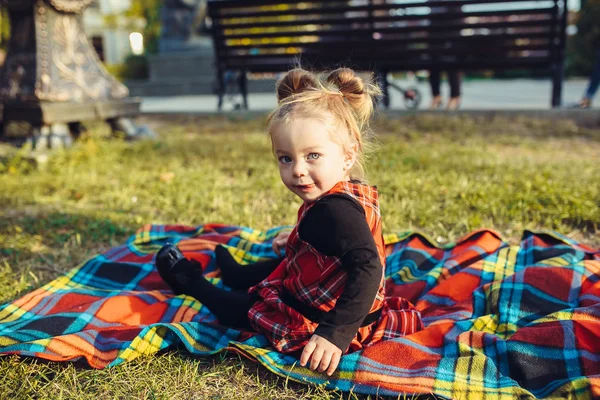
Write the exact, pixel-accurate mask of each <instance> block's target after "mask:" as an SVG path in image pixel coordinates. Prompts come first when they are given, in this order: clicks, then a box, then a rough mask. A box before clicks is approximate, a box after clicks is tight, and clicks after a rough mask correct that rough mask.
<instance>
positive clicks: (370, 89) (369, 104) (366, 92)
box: [327, 68, 381, 125]
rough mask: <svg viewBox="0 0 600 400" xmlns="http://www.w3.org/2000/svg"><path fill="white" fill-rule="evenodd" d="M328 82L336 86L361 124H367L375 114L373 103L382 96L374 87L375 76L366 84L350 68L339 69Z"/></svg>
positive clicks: (330, 75) (328, 78)
mask: <svg viewBox="0 0 600 400" xmlns="http://www.w3.org/2000/svg"><path fill="white" fill-rule="evenodd" d="M327 82H329V83H331V84H333V85H335V86H336V87H337V88H338V89H339V91H340V92H341V93H342V94H343V95H344V98H345V99H346V101H347V102H348V104H349V105H350V107H352V109H353V110H354V112H355V113H356V116H357V117H358V121H359V123H360V124H361V125H362V124H366V123H367V122H368V120H369V118H370V117H371V115H372V114H373V101H374V99H375V97H376V96H379V95H380V94H381V91H380V90H379V88H378V87H377V86H376V85H374V84H373V83H372V82H373V74H371V75H370V77H369V80H368V81H367V82H365V81H364V80H363V78H361V77H360V76H358V75H356V73H355V72H354V71H353V70H351V69H350V68H338V69H336V70H335V71H332V72H331V73H330V74H329V75H328V76H327Z"/></svg>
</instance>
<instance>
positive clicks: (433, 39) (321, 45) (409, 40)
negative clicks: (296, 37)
mask: <svg viewBox="0 0 600 400" xmlns="http://www.w3.org/2000/svg"><path fill="white" fill-rule="evenodd" d="M481 36H484V38H485V39H488V40H494V41H495V40H504V41H509V40H511V41H514V40H518V39H545V40H546V41H548V42H549V41H550V39H549V35H548V31H544V32H522V33H510V34H491V35H473V36H459V35H451V36H447V35H431V36H428V37H402V38H393V39H386V38H383V39H379V40H377V43H376V44H373V40H372V39H358V40H351V41H349V40H348V39H347V38H341V40H339V41H327V42H321V41H314V42H298V41H296V42H286V43H256V44H236V45H227V46H226V47H223V48H222V49H221V50H219V51H229V50H255V49H277V48H281V47H302V48H304V49H323V50H325V48H327V47H328V46H331V45H332V44H333V45H335V44H337V43H341V44H347V45H353V46H357V47H358V46H374V45H376V46H378V47H386V46H394V45H397V44H426V43H440V42H445V43H450V44H452V43H454V42H457V41H461V42H472V41H478V40H481ZM344 39H345V40H344ZM220 54H222V53H220Z"/></svg>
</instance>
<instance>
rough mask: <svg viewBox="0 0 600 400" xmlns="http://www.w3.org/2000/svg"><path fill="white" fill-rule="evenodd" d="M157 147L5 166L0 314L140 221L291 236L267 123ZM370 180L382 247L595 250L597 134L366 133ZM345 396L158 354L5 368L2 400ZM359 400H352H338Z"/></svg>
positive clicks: (548, 125)
mask: <svg viewBox="0 0 600 400" xmlns="http://www.w3.org/2000/svg"><path fill="white" fill-rule="evenodd" d="M142 122H150V123H151V124H152V126H153V127H154V128H155V130H156V131H158V133H159V135H160V137H159V139H158V140H156V141H142V142H135V143H129V142H124V141H120V140H107V139H106V138H105V136H107V134H108V130H107V128H106V127H105V126H103V125H94V126H93V129H92V134H90V135H88V136H86V137H84V138H83V139H82V140H81V141H79V142H78V143H77V144H76V145H75V146H74V147H73V148H71V149H69V150H68V151H60V152H56V153H54V154H52V155H51V156H50V158H49V159H48V161H47V162H46V163H45V164H43V165H40V166H39V167H35V166H34V165H32V163H31V162H30V161H28V160H27V159H26V158H24V157H22V156H21V155H20V154H19V153H16V154H9V155H5V156H4V157H3V158H2V159H0V187H1V188H2V190H1V191H0V301H1V302H6V301H9V300H11V299H13V298H15V297H18V296H21V295H23V294H24V293H26V292H28V291H30V290H33V289H34V288H37V287H39V286H41V285H43V284H45V283H47V282H49V281H50V280H51V279H53V278H55V277H57V276H58V275H59V274H61V273H63V272H65V271H67V270H68V269H70V268H73V267H75V266H77V265H79V264H80V263H82V262H83V261H85V260H86V259H88V258H90V257H91V256H93V255H95V254H97V253H98V252H102V251H104V250H106V249H108V248H110V247H111V246H114V245H116V244H120V243H122V242H123V241H124V240H125V239H126V238H127V236H128V235H130V234H132V233H133V232H134V231H135V230H136V229H137V228H138V227H139V226H140V225H142V224H145V223H181V224H190V225H197V224H202V223H207V222H221V223H229V224H236V225H245V226H250V227H253V228H259V229H267V228H271V227H274V226H278V225H291V224H293V223H294V219H295V215H296V211H297V207H298V206H299V203H298V201H297V200H296V199H295V198H294V196H293V195H291V194H290V193H288V192H286V189H285V188H284V186H283V185H282V184H281V182H280V181H279V176H278V172H277V168H276V163H275V160H274V158H273V156H272V155H271V153H270V144H269V141H268V138H267V136H266V134H265V133H264V132H263V124H264V119H263V118H254V119H247V118H244V117H235V118H234V117H202V118H200V117H198V118H192V117H189V118H169V119H160V120H158V119H155V120H151V121H142ZM375 128H376V131H377V132H378V133H379V136H378V140H379V151H378V152H377V153H376V154H375V155H374V156H373V157H372V161H371V165H370V168H369V174H368V179H369V181H370V182H371V183H372V184H376V185H377V186H378V187H379V190H380V197H381V208H382V213H383V221H384V231H385V232H386V233H389V232H395V231H406V230H420V231H422V232H424V233H426V234H428V235H429V236H431V237H432V238H434V239H437V240H439V241H442V242H446V241H453V240H456V239H458V238H459V237H460V236H461V235H464V234H466V233H467V232H469V231H471V230H473V229H477V228H481V227H491V228H494V229H497V230H498V231H500V232H501V233H502V234H503V235H504V236H505V237H506V238H508V239H509V240H511V241H513V242H515V241H518V239H519V237H520V235H521V234H522V231H523V230H524V229H536V230H555V231H558V232H560V233H562V234H564V235H567V236H570V237H573V238H575V239H577V240H580V241H582V242H584V243H587V244H590V245H592V246H596V247H597V246H600V237H599V236H598V232H599V231H600V193H599V192H600V184H599V183H598V176H600V163H599V162H598V160H600V130H589V129H587V130H586V129H582V128H578V127H577V126H575V125H574V124H572V123H569V122H555V121H543V120H528V119H522V120H513V121H508V120H498V119H496V120H475V119H469V118H461V117H443V116H429V117H427V116H421V117H419V118H404V119H401V120H398V119H389V118H384V117H381V118H379V119H378V120H377V122H376V125H375ZM29 397H39V398H130V397H133V398H149V399H150V398H164V399H171V398H215V399H217V398H221V399H229V398H232V399H233V398H235V399H237V398H248V399H251V398H261V399H262V398H278V399H286V398H290V399H292V398H315V399H336V398H341V397H342V394H341V393H339V392H329V391H326V390H324V389H322V388H314V387H305V386H301V385H297V384H293V383H291V382H287V381H286V380H285V379H284V378H280V377H277V376H275V375H273V374H271V373H269V372H267V371H266V370H265V369H264V368H262V367H260V366H258V365H257V364H254V363H251V362H249V361H245V360H241V359H239V358H238V357H237V356H226V357H205V358H197V359H196V358H191V357H188V356H186V355H185V354H184V353H182V352H176V351H172V352H167V353H163V354H161V355H159V356H152V357H147V358H142V359H139V360H137V361H134V362H131V363H128V364H125V365H123V366H120V367H117V368H113V369H109V370H103V371H96V370H90V369H87V368H83V367H82V366H80V365H75V364H70V363H65V364H58V363H49V362H42V361H39V360H38V361H36V360H24V359H20V358H16V357H2V358H0V398H15V399H20V398H29ZM357 397H358V398H360V396H355V395H352V394H351V395H345V397H344V398H357ZM401 398H402V397H401Z"/></svg>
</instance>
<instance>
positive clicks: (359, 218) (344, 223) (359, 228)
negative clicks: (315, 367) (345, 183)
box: [298, 194, 383, 352]
mask: <svg viewBox="0 0 600 400" xmlns="http://www.w3.org/2000/svg"><path fill="white" fill-rule="evenodd" d="M298 234H299V236H300V239H301V240H303V241H305V242H307V243H309V244H310V245H311V246H313V247H314V248H315V249H317V250H318V251H319V252H321V253H323V254H324V255H327V256H336V257H339V258H340V259H341V267H342V268H343V269H344V271H346V272H347V274H348V280H347V282H346V285H345V287H344V289H343V292H342V294H341V296H340V297H339V298H338V300H337V303H336V305H335V307H334V308H333V309H332V310H331V311H329V312H328V313H327V314H326V315H325V317H324V318H323V319H322V320H321V321H320V323H319V326H318V327H317V329H316V330H315V334H317V335H319V336H322V337H324V338H325V339H327V340H329V341H330V342H331V343H333V344H335V345H336V346H337V347H339V348H340V349H341V350H342V351H344V352H345V351H346V350H347V348H348V346H349V345H350V342H352V339H353V338H354V336H355V335H356V333H357V331H358V328H359V327H360V325H361V323H362V322H363V320H364V318H365V317H366V316H367V314H368V313H369V311H370V309H371V307H372V306H373V302H374V300H375V296H376V295H377V291H378V289H379V284H380V282H381V276H382V274H383V266H382V265H381V261H380V259H379V254H378V252H377V246H376V245H375V240H374V239H373V235H372V233H371V230H370V228H369V224H368V223H367V220H366V218H365V211H364V209H363V208H362V206H361V205H360V204H359V203H358V202H357V201H356V200H354V199H352V198H351V197H350V196H348V195H346V194H333V195H328V196H325V197H323V198H322V199H319V200H317V202H316V203H315V204H314V205H313V206H312V207H311V208H310V209H309V210H308V211H307V212H306V215H305V216H304V218H302V220H301V221H300V224H299V226H298Z"/></svg>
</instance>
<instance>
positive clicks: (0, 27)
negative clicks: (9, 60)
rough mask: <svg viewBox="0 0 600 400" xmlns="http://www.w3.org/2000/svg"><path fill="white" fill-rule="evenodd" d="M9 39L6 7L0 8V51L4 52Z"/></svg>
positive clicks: (8, 21)
mask: <svg viewBox="0 0 600 400" xmlns="http://www.w3.org/2000/svg"><path fill="white" fill-rule="evenodd" d="M9 39H10V20H9V18H8V9H7V8H6V7H0V49H2V50H6V47H7V46H8V40H9Z"/></svg>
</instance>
